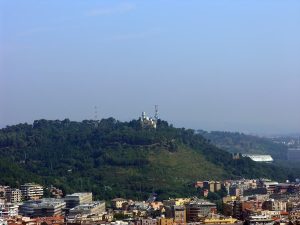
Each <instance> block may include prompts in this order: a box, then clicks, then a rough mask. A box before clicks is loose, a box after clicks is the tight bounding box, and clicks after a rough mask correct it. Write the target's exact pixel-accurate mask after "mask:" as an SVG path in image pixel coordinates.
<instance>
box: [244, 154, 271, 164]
mask: <svg viewBox="0 0 300 225" xmlns="http://www.w3.org/2000/svg"><path fill="white" fill-rule="evenodd" d="M242 156H243V157H249V158H250V159H251V160H253V161H255V162H273V158H272V156H271V155H259V154H242Z"/></svg>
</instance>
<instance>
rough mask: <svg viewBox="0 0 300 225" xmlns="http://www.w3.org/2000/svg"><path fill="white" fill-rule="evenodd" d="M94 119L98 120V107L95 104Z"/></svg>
mask: <svg viewBox="0 0 300 225" xmlns="http://www.w3.org/2000/svg"><path fill="white" fill-rule="evenodd" d="M94 120H95V121H97V120H98V108H97V106H95V115H94Z"/></svg>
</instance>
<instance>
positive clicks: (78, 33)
mask: <svg viewBox="0 0 300 225" xmlns="http://www.w3.org/2000/svg"><path fill="white" fill-rule="evenodd" d="M299 12H300V1H296V0H288V1H279V0H278V1H276V0H275V1H274V0H264V1H261V0H254V1H235V0H231V1H217V0H215V1H214V0H213V1H212V0H206V1H196V0H192V1H170V0H164V1H96V0H90V1H80V0H72V1H71V0H67V1H58V0H53V1H50V0H44V1H38V0H27V1H17V0H9V1H8V0H0V16H1V17H0V126H1V127H3V126H6V125H11V124H16V123H20V122H30V123H31V122H32V121H33V120H36V119H41V118H45V119H64V118H69V119H70V120H83V119H93V118H94V106H97V107H98V118H107V117H110V116H112V117H115V118H116V119H119V120H130V119H133V118H138V117H139V116H140V114H141V112H142V111H146V112H147V113H148V114H150V115H153V111H154V105H155V104H158V105H159V110H160V117H161V118H162V119H165V120H167V121H169V122H170V123H173V124H174V125H175V126H178V127H188V128H194V129H204V130H228V131H241V132H251V133H269V134H272V133H293V132H300V127H299V126H300V100H299V99H300V63H299V62H300V29H299V28H300V13H299Z"/></svg>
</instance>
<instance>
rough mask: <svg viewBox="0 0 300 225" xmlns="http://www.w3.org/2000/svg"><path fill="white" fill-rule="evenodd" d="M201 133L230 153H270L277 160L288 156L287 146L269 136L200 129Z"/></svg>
mask: <svg viewBox="0 0 300 225" xmlns="http://www.w3.org/2000/svg"><path fill="white" fill-rule="evenodd" d="M199 134H201V135H202V136H203V137H205V138H207V139H208V140H210V141H211V143H212V144H214V145H216V146H217V147H219V148H221V149H224V150H226V151H228V152H230V153H237V152H240V153H252V154H270V155H271V156H272V157H273V158H274V159H276V160H285V159H286V157H287V146H285V145H283V144H278V143H274V142H273V141H272V140H270V139H268V138H262V137H257V136H253V135H246V134H243V133H237V132H222V131H212V132H206V131H199Z"/></svg>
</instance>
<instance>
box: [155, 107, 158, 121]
mask: <svg viewBox="0 0 300 225" xmlns="http://www.w3.org/2000/svg"><path fill="white" fill-rule="evenodd" d="M154 119H155V120H156V121H157V120H158V105H155V114H154Z"/></svg>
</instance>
